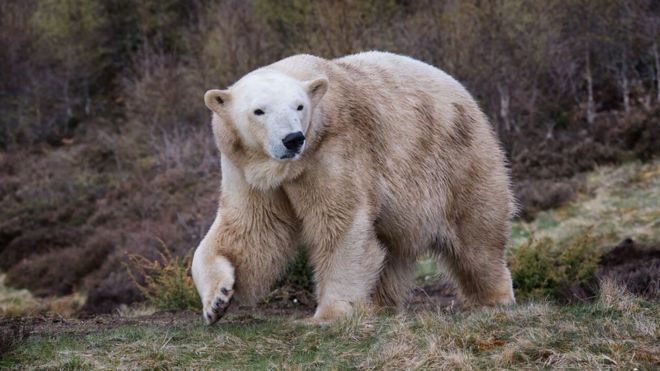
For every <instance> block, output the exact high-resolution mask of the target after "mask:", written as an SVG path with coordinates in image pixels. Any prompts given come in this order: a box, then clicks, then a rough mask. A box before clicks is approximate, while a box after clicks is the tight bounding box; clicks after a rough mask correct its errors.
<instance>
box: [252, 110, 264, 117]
mask: <svg viewBox="0 0 660 371" xmlns="http://www.w3.org/2000/svg"><path fill="white" fill-rule="evenodd" d="M264 113H265V112H264V111H263V110H260V109H256V110H254V114H255V115H257V116H261V115H263V114H264Z"/></svg>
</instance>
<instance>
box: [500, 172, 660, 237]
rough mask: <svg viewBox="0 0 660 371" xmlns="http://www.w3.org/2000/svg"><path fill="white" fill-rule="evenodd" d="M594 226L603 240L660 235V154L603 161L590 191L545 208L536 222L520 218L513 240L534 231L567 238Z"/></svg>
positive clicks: (593, 174)
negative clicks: (650, 157) (649, 158)
mask: <svg viewBox="0 0 660 371" xmlns="http://www.w3.org/2000/svg"><path fill="white" fill-rule="evenodd" d="M589 228H591V232H592V234H593V236H594V238H595V239H596V240H597V241H599V242H600V243H601V245H607V244H610V245H611V244H615V243H617V242H619V241H620V240H621V239H623V238H624V237H627V236H630V237H634V238H635V239H636V240H639V241H642V242H646V241H660V160H657V159H656V160H655V161H651V162H648V163H645V164H643V163H640V162H630V163H626V164H623V165H621V166H604V167H600V168H598V169H596V170H595V171H593V172H591V173H589V174H588V175H587V178H586V191H585V192H582V193H581V194H580V195H579V196H578V197H577V199H576V200H574V201H573V202H570V203H568V204H567V205H564V206H562V207H560V208H557V209H553V210H548V211H544V212H541V213H540V214H539V215H538V216H537V218H536V219H535V220H533V221H531V222H525V221H522V220H519V221H516V222H515V223H514V225H513V228H512V237H513V238H512V241H511V246H512V247H514V248H515V247H516V246H520V245H522V244H523V243H525V241H526V240H527V238H529V236H530V234H532V233H534V234H535V236H536V237H537V238H544V237H549V238H551V239H553V240H555V241H558V242H562V241H565V240H567V239H570V238H573V237H575V236H577V235H580V234H582V233H583V232H584V231H585V230H586V229H589Z"/></svg>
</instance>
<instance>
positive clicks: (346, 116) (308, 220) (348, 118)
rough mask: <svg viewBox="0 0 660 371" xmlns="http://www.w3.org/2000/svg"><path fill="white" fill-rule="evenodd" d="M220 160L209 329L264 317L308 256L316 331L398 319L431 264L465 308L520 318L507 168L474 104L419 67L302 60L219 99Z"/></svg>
mask: <svg viewBox="0 0 660 371" xmlns="http://www.w3.org/2000/svg"><path fill="white" fill-rule="evenodd" d="M204 101H205V103H206V106H207V107H208V108H209V109H210V110H211V111H213V114H212V116H213V118H212V128H213V135H214V138H215V141H216V143H217V146H218V148H219V150H220V152H221V167H222V185H221V194H220V201H219V207H218V212H217V216H216V218H215V221H214V222H213V224H212V226H211V228H210V230H209V231H208V233H207V235H206V236H205V237H204V238H203V240H202V241H201V243H200V244H199V246H198V247H197V249H196V251H195V254H194V257H193V263H192V275H193V279H194V282H195V285H196V287H197V289H198V292H199V295H200V297H201V299H202V302H203V307H204V309H203V315H204V318H205V319H206V321H207V322H208V323H209V324H211V323H214V322H215V321H217V320H218V319H219V318H220V317H221V316H222V315H223V314H224V312H225V311H226V309H227V307H228V305H229V302H230V300H231V299H232V298H235V299H236V300H238V301H240V302H242V303H254V302H255V301H257V300H258V299H259V298H261V297H263V296H264V295H265V294H267V293H268V292H269V290H270V289H271V287H272V285H273V282H274V281H275V280H276V279H277V278H278V277H279V276H280V275H281V274H283V270H284V269H285V267H286V266H287V263H288V262H289V261H290V260H291V259H292V258H293V257H294V256H295V255H296V254H297V253H298V249H300V248H301V246H304V248H306V249H308V253H309V254H308V255H309V257H310V259H309V261H310V263H311V265H312V267H313V271H314V275H315V283H316V297H317V308H316V311H315V313H314V316H313V318H312V320H313V321H329V320H333V319H337V318H341V317H343V316H346V315H349V314H350V313H351V312H352V311H353V309H354V308H355V306H356V305H365V304H366V305H368V304H370V303H373V304H379V305H384V306H394V307H401V306H402V304H404V303H405V302H406V298H407V297H408V295H409V293H410V292H411V288H412V286H413V283H414V273H415V260H416V258H417V257H418V256H419V255H420V254H431V255H432V256H435V257H437V258H438V259H439V261H440V262H441V263H442V264H443V265H444V267H446V271H447V273H448V274H449V276H450V277H451V278H453V279H454V280H455V282H456V284H457V287H458V289H459V292H460V297H461V299H462V300H463V302H464V303H465V304H467V305H500V304H503V305H506V304H513V303H514V295H513V290H512V284H511V274H510V272H509V270H508V268H507V266H506V260H505V245H506V242H507V239H508V235H509V229H510V221H511V218H512V214H513V212H514V200H513V197H512V192H511V186H510V181H509V175H508V171H507V169H506V166H505V156H504V154H503V152H502V150H501V148H500V145H499V142H498V140H497V139H496V136H495V134H494V133H493V129H492V128H491V126H490V124H489V122H488V120H487V118H486V117H485V115H484V114H483V113H482V112H481V110H480V109H479V107H478V105H477V103H476V102H475V101H474V99H473V98H472V97H471V96H470V94H469V93H468V92H467V91H466V89H465V88H464V87H463V86H462V85H461V84H460V83H458V82H457V81H456V80H455V79H453V78H452V77H450V76H449V75H448V74H446V73H444V72H443V71H441V70H439V69H437V68H435V67H432V66H430V65H428V64H425V63H423V62H420V61H417V60H414V59H412V58H409V57H405V56H400V55H396V54H390V53H383V52H365V53H359V54H355V55H350V56H347V57H343V58H339V59H334V60H326V59H323V58H319V57H315V56H311V55H296V56H293V57H289V58H286V59H283V60H281V61H279V62H276V63H274V64H271V65H269V66H266V67H262V68H259V69H257V70H255V71H253V72H251V73H249V74H247V75H245V76H244V77H243V78H241V79H240V80H239V81H238V82H236V83H235V84H234V85H232V86H231V87H230V88H228V89H227V90H209V91H208V92H206V94H205V95H204Z"/></svg>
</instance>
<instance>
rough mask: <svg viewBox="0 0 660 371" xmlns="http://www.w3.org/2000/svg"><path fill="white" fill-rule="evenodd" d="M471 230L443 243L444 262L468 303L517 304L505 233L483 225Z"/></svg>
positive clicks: (442, 258) (442, 256)
mask: <svg viewBox="0 0 660 371" xmlns="http://www.w3.org/2000/svg"><path fill="white" fill-rule="evenodd" d="M463 232H465V230H463ZM469 232H470V233H467V234H465V233H464V234H463V235H460V236H459V238H458V239H457V241H454V242H452V243H448V244H447V245H446V246H443V248H442V249H441V253H440V258H441V260H442V261H441V263H442V264H443V265H444V266H445V267H446V268H447V269H448V270H449V274H450V276H451V278H453V280H454V281H455V283H456V284H457V286H458V289H459V294H460V296H461V299H462V300H463V302H464V304H465V305H467V306H480V305H489V306H492V305H512V304H515V298H514V295H513V286H512V281H511V273H510V272H509V269H508V268H507V266H506V258H505V254H504V253H505V250H504V248H505V241H506V237H505V234H504V232H501V231H495V232H493V231H492V230H491V231H489V230H486V229H480V228H479V229H477V230H472V231H469Z"/></svg>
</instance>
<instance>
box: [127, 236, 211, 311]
mask: <svg viewBox="0 0 660 371" xmlns="http://www.w3.org/2000/svg"><path fill="white" fill-rule="evenodd" d="M129 258H130V265H129V272H130V276H131V278H132V279H133V281H134V283H135V284H136V285H137V287H138V288H139V290H140V292H141V293H142V295H144V298H145V299H146V300H147V302H148V303H149V304H150V305H153V306H154V307H156V308H157V309H159V310H166V311H170V310H185V309H192V310H199V309H201V301H200V299H199V295H198V294H197V290H196V289H195V284H194V283H193V280H192V276H191V275H190V266H191V264H192V250H190V252H188V254H186V255H185V256H183V257H179V256H173V255H172V253H171V252H170V251H169V250H168V249H167V248H165V247H163V249H162V252H161V253H160V261H158V260H153V261H152V260H150V259H147V258H145V257H144V256H141V255H130V256H129Z"/></svg>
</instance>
